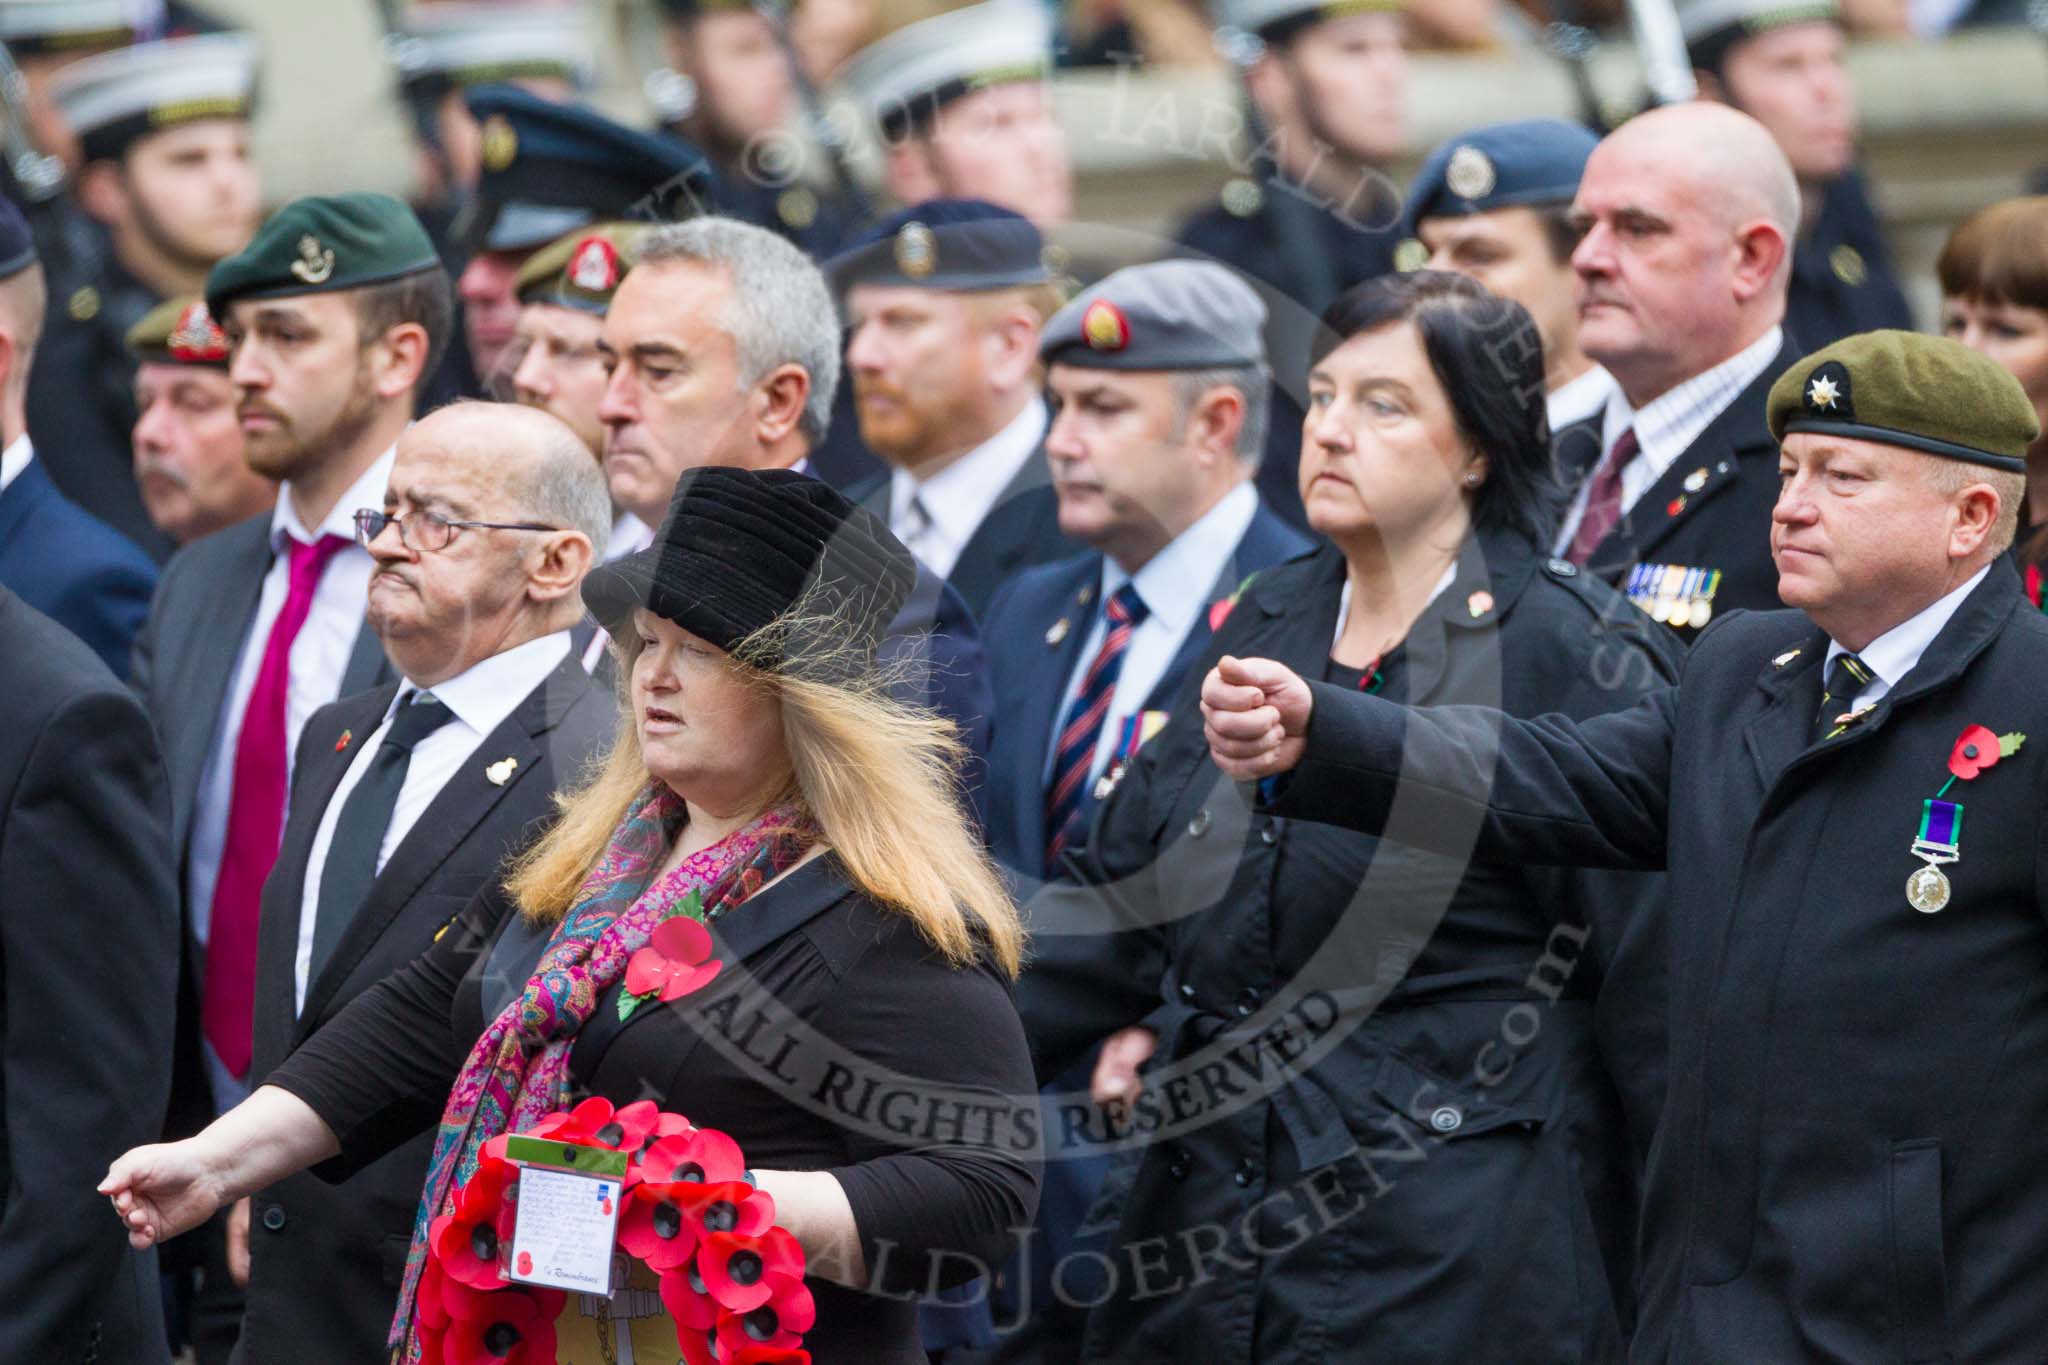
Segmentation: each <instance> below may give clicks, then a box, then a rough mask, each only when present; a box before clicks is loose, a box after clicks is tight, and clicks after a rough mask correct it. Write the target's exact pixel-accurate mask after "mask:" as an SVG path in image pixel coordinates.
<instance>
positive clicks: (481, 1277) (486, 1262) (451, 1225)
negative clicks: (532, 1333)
mask: <svg viewBox="0 0 2048 1365" xmlns="http://www.w3.org/2000/svg"><path fill="white" fill-rule="evenodd" d="M500 1226H501V1220H500V1217H499V1214H498V1211H496V1210H486V1211H482V1212H478V1213H470V1212H463V1211H458V1212H455V1213H444V1214H442V1215H441V1216H440V1217H439V1218H436V1219H435V1220H434V1221H433V1222H432V1223H431V1224H430V1225H428V1228H427V1237H428V1240H429V1242H430V1244H431V1246H432V1247H433V1252H434V1258H435V1259H436V1260H438V1261H440V1263H441V1273H442V1274H444V1275H446V1276H447V1277H448V1278H449V1279H450V1280H451V1281H454V1282H456V1283H458V1284H465V1285H469V1286H470V1287H471V1288H474V1289H482V1290H486V1291H488V1290H493V1289H496V1288H498V1287H499V1286H500V1285H502V1284H504V1282H505V1281H504V1277H503V1276H501V1275H500V1274H499V1273H498V1272H499V1269H500V1268H501V1267H502V1266H503V1264H504V1256H505V1253H507V1252H509V1251H510V1250H511V1248H512V1242H511V1238H510V1237H508V1236H505V1235H503V1234H501V1233H500V1231H499V1229H500Z"/></svg>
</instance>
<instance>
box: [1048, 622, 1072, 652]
mask: <svg viewBox="0 0 2048 1365" xmlns="http://www.w3.org/2000/svg"><path fill="white" fill-rule="evenodd" d="M1068 629H1069V627H1068V625H1067V618H1066V617H1064V616H1062V617H1061V618H1060V619H1059V620H1057V621H1055V622H1053V623H1052V627H1051V628H1050V629H1049V630H1047V631H1046V632H1045V642H1046V643H1047V644H1049V645H1057V644H1059V642H1060V641H1062V640H1064V639H1066V638H1067V631H1068Z"/></svg>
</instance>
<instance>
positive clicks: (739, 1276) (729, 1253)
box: [417, 1098, 817, 1365]
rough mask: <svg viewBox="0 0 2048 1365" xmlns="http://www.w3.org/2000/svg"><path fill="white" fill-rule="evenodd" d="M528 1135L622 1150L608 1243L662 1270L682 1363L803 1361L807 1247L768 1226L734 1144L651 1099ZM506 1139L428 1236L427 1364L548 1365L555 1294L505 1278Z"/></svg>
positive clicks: (423, 1329) (509, 1200)
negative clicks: (614, 1235) (614, 1233)
mask: <svg viewBox="0 0 2048 1365" xmlns="http://www.w3.org/2000/svg"><path fill="white" fill-rule="evenodd" d="M528 1136H532V1137H545V1138H553V1139H555V1140H556V1141H558V1142H572V1143H580V1144H585V1145H590V1146H599V1147H608V1148H610V1149H612V1150H613V1151H617V1152H625V1153H628V1160H627V1163H626V1175H625V1179H624V1180H623V1181H622V1182H621V1183H620V1195H619V1197H620V1200H621V1201H622V1202H621V1206H620V1209H619V1223H618V1246H619V1249H620V1250H622V1251H624V1252H625V1253H626V1254H627V1255H629V1256H631V1257H633V1258H634V1259H635V1260H637V1261H639V1262H641V1263H643V1264H644V1265H646V1266H647V1267H648V1268H649V1269H650V1270H652V1271H654V1272H655V1273H656V1274H657V1275H659V1276H660V1287H661V1302H662V1305H663V1306H664V1307H665V1308H666V1309H667V1310H668V1313H669V1316H670V1317H671V1318H673V1319H674V1320H675V1324H676V1346H677V1348H678V1349H679V1350H680V1351H681V1352H682V1356H683V1359H684V1361H685V1362H687V1363H688V1365H810V1359H811V1357H810V1353H809V1352H808V1351H805V1350H804V1349H803V1334H804V1333H805V1332H808V1331H809V1330H810V1329H811V1324H812V1323H813V1322H814V1321H815V1320H816V1318H817V1309H816V1306H815V1305H814V1304H813V1303H812V1301H811V1291H810V1289H809V1288H808V1287H807V1286H806V1285H805V1284H804V1253H803V1248H802V1247H800V1246H798V1245H797V1240H796V1238H795V1237H793V1236H791V1235H790V1234H789V1233H788V1232H787V1231H786V1230H785V1229H783V1228H779V1227H777V1226H776V1225H775V1201H774V1200H773V1199H772V1198H770V1197H769V1195H768V1193H767V1191H765V1190H762V1189H758V1188H756V1187H755V1185H754V1180H753V1176H752V1175H751V1174H750V1173H749V1172H748V1170H747V1163H746V1158H745V1157H744V1156H743V1155H742V1154H741V1152H740V1145H739V1144H738V1143H737V1142H734V1141H733V1140H732V1139H731V1138H730V1137H728V1136H727V1135H726V1134H724V1133H721V1132H719V1131H717V1130H716V1129H713V1128H698V1127H695V1126H693V1125H692V1124H691V1123H690V1121H689V1120H688V1119H686V1118H684V1117H683V1116H682V1115H681V1114H671V1113H666V1112H664V1111H662V1110H661V1109H659V1108H657V1107H656V1106H655V1104H654V1102H653V1101H652V1100H642V1101H640V1102H639V1103H637V1104H629V1105H627V1106H626V1107H625V1108H623V1109H614V1108H613V1107H612V1103H611V1101H610V1100H607V1099H603V1098H595V1099H588V1100H585V1101H584V1102H583V1103H581V1104H579V1105H577V1106H576V1107H575V1108H574V1109H571V1110H567V1111H565V1112H560V1113H554V1114H550V1115H548V1116H547V1117H546V1118H544V1119H542V1120H541V1121H540V1122H539V1123H537V1124H535V1125H534V1127H533V1130H532V1132H531V1133H530V1134H528ZM505 1153H506V1139H505V1138H504V1137H497V1138H493V1139H492V1140H491V1141H489V1142H487V1143H485V1144H484V1147H483V1151H482V1152H481V1154H480V1155H479V1156H478V1158H477V1164H476V1170H475V1171H473V1172H471V1174H470V1177H469V1179H468V1180H466V1181H464V1182H463V1183H462V1186H461V1188H460V1189H459V1190H458V1191H457V1192H456V1196H455V1207H454V1209H453V1211H451V1212H449V1213H445V1214H443V1215H441V1216H440V1217H439V1218H436V1219H435V1220H434V1222H433V1225H432V1227H431V1229H430V1230H429V1233H428V1255H427V1266H426V1270H425V1272H424V1274H423V1275H422V1277H421V1279H420V1288H419V1309H418V1318H417V1320H418V1324H419V1335H420V1347H421V1351H422V1361H423V1365H556V1357H555V1319H556V1318H557V1317H558V1316H559V1315H560V1314H561V1312H562V1309H563V1308H564V1306H566V1304H567V1302H568V1296H567V1295H566V1294H565V1293H563V1292H562V1291H561V1290H559V1289H549V1288H546V1287H544V1286H540V1285H530V1284H519V1283H516V1282H513V1281H510V1280H507V1279H506V1278H505V1276H504V1272H505V1270H507V1269H509V1266H508V1264H507V1262H508V1260H509V1258H510V1257H511V1255H512V1223H513V1217H514V1214H515V1213H516V1211H517V1209H518V1204H519V1168H518V1167H517V1166H516V1165H514V1164H513V1163H512V1162H511V1161H509V1160H508V1159H507V1158H506V1154H505Z"/></svg>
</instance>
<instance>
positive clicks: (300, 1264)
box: [242, 657, 616, 1365]
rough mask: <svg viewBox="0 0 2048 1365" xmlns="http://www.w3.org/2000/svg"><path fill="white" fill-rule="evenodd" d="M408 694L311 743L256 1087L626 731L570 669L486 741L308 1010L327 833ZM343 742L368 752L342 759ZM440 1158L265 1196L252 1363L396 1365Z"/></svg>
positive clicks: (400, 861)
mask: <svg viewBox="0 0 2048 1365" xmlns="http://www.w3.org/2000/svg"><path fill="white" fill-rule="evenodd" d="M397 688H398V684H396V683H388V684H386V685H385V686H383V687H379V688H376V689H374V690H372V691H369V692H363V693H359V694H357V695H356V696H353V697H348V698H344V699H343V700H341V701H338V702H335V703H334V704H333V705H331V706H326V707H323V708H321V709H320V710H319V711H318V712H316V713H315V714H314V716H313V718H312V719H311V720H309V721H308V722H307V723H306V730H305V734H304V735H303V736H302V737H301V739H300V742H299V753H298V761H297V764H296V765H295V767H294V770H293V777H292V806H291V818H290V820H289V822H288V823H287V824H286V826H285V832H284V844H283V847H282V849H281V850H280V851H279V853H278V859H277V866H276V867H275V869H273V870H272V872H271V874H270V880H269V881H268V882H266V883H265V884H264V887H263V931H262V937H261V940H260V942H259V946H258V950H257V967H256V1027H255V1035H254V1059H253V1061H252V1063H251V1066H250V1073H251V1074H252V1075H256V1076H262V1075H267V1074H268V1073H269V1072H270V1071H271V1070H272V1069H273V1068H274V1067H276V1066H277V1064H278V1063H279V1062H282V1061H283V1060H284V1058H285V1057H286V1056H287V1055H288V1054H289V1053H290V1052H291V1050H292V1049H293V1048H294V1047H296V1046H297V1045H298V1044H299V1043H300V1042H302V1041H304V1039H305V1038H306V1037H307V1035H309V1034H310V1033H312V1031H313V1030H314V1029H315V1028H317V1027H319V1026H320V1025H321V1024H323V1023H325V1022H326V1021H327V1020H328V1019H331V1018H333V1017H334V1016H335V1015H336V1014H338V1013H339V1012H340V1011H341V1009H342V1007H343V1006H345V1005H346V1004H347V1003H348V1002H349V1001H350V1000H353V999H354V998H355V997H356V996H358V995H360V994H362V993H363V992H364V991H365V990H368V989H369V988H370V987H371V986H373V985H375V984H376V983H377V982H378V981H381V980H382V979H383V978H384V977H386V976H388V975H390V974H391V973H392V972H394V971H396V970H397V969H398V968H400V967H403V966H404V965H405V964H406V963H408V962H410V961H412V960H413V959H414V958H415V957H418V956H419V955H420V954H421V953H422V952H424V951H426V949H427V947H428V946H429V945H430V944H431V943H432V942H433V941H434V935H435V934H436V933H437V932H438V931H439V930H440V929H441V928H442V927H443V926H444V925H446V924H448V923H449V921H451V920H452V919H454V918H455V916H456V914H457V913H458V912H459V911H461V909H462V908H463V906H465V905H467V904H468V903H469V901H470V900H471V899H472V898H473V897H475V895H476V894H477V892H478V891H479V890H480V889H482V888H483V887H484V886H485V885H486V884H489V883H491V882H492V881H493V879H494V877H495V876H496V874H497V873H498V872H499V871H500V870H501V869H502V868H503V867H504V865H505V863H506V861H507V860H508V859H509V858H510V857H512V856H513V855H514V854H516V853H517V852H519V851H520V850H521V849H523V848H525V847H526V846H527V844H529V843H530V842H532V840H533V839H534V838H535V837H536V836H537V835H538V834H539V833H540V832H541V830H543V829H544V828H545V827H546V826H547V824H548V823H549V821H550V820H551V818H552V817H553V815H554V814H555V807H554V802H553V796H554V793H555V790H556V789H557V788H558V787H559V786H561V785H563V784H564V783H566V782H567V781H568V780H569V779H570V778H571V777H572V776H573V775H574V774H575V773H576V772H577V771H578V769H580V768H581V767H582V766H583V763H584V762H585V760H586V759H588V758H589V757H590V755H591V754H592V753H594V752H595V751H596V750H598V749H599V748H600V747H602V746H603V745H604V743H605V742H606V741H607V740H608V739H610V737H611V734H612V730H613V725H614V721H615V719H616V711H615V708H614V706H613V704H612V699H611V697H610V695H609V694H607V693H606V692H605V691H603V690H602V689H601V688H599V687H597V686H596V685H594V684H593V683H592V682H591V680H590V678H589V677H588V676H587V675H586V674H585V673H584V672H583V669H582V667H581V665H580V664H579V663H578V661H577V660H576V659H575V658H573V657H571V658H568V659H565V660H563V661H562V663H561V664H560V665H559V666H558V667H557V668H555V670H554V671H553V672H552V673H551V674H550V675H549V676H548V677H547V678H546V679H544V680H543V681H542V683H541V684H540V686H538V687H536V688H535V689H534V690H533V691H532V692H531V693H529V694H528V695H527V697H526V699H525V700H524V701H522V702H521V703H520V704H519V707H518V709H516V710H515V711H513V713H512V714H511V716H509V717H508V718H507V719H506V720H505V722H504V724H502V725H500V726H499V727H498V728H497V729H496V730H495V731H493V732H492V733H491V734H490V735H488V736H486V737H485V739H484V741H483V743H482V745H481V746H479V747H478V749H477V751H476V753H475V754H473V755H472V756H471V757H470V758H469V759H468V760H467V761H466V762H465V763H464V764H463V766H462V767H461V768H460V769H459V770H458V771H457V772H456V774H455V775H454V776H453V777H451V778H450V779H449V780H448V783H447V785H446V786H444V787H442V788H441V790H440V793H439V794H438V795H437V796H435V797H434V799H433V801H432V802H431V803H430V804H429V805H428V806H427V808H426V810H425V811H424V812H422V813H421V815H420V818H419V822H418V823H417V824H415V825H414V826H413V827H412V829H411V830H410V831H408V832H407V834H406V836H405V838H404V839H403V840H401V841H400V842H399V844H398V846H397V847H396V848H394V849H393V850H392V851H391V857H390V859H389V861H387V862H386V863H385V865H384V870H383V871H382V872H381V873H379V874H378V876H377V880H376V881H375V882H374V883H373V884H372V885H371V888H370V894H369V898H368V899H367V900H366V901H365V902H364V903H363V906H362V908H361V909H360V910H359V911H357V913H356V916H355V918H354V919H353V920H351V921H350V923H349V926H348V928H347V929H345V930H344V931H343V932H342V937H341V938H340V940H339V941H338V942H337V943H336V944H335V946H334V949H333V951H332V954H331V956H330V957H329V958H328V960H327V961H326V962H325V963H324V964H322V963H316V964H315V972H314V975H313V976H312V977H311V979H310V980H308V981H307V983H306V1007H305V1009H304V1010H303V1011H298V1010H297V1009H296V1008H295V1005H296V1002H295V999H294V990H293V973H292V960H293V957H294V955H295V954H296V952H297V949H298V942H299V927H300V919H299V910H300V903H301V899H302V893H303V891H304V889H305V880H306V872H307V859H308V858H309V856H310V854H311V852H312V846H313V839H314V835H315V833H316V832H317V831H318V829H319V827H320V821H321V817H322V815H323V814H324V813H325V812H326V810H327V807H328V805H329V803H330V802H331V801H332V799H333V797H334V794H335V789H336V788H337V787H338V786H339V785H340V782H341V779H342V775H343V774H344V773H345V772H346V771H347V770H348V766H349V764H350V763H351V762H352V761H354V760H355V758H356V756H357V753H358V751H359V746H360V744H361V742H362V741H364V740H366V739H367V738H368V737H369V735H370V732H371V731H373V730H375V729H376V728H377V724H378V722H379V721H380V720H382V719H383V715H384V710H385V708H386V707H387V706H389V705H390V702H391V698H392V695H393V694H394V693H395V692H396V691H397ZM344 732H348V733H351V734H352V735H353V736H354V737H355V738H356V740H357V743H355V744H351V745H349V746H348V747H347V748H344V749H340V750H337V749H336V748H335V745H336V743H337V742H338V740H339V738H340V736H341V735H342V734H343V733H344ZM505 758H514V759H517V760H518V765H517V766H516V767H514V768H513V769H512V770H511V774H510V776H508V777H507V778H506V779H505V781H504V782H503V783H502V784H498V783H493V782H492V781H491V780H490V778H489V777H488V776H486V770H487V769H489V768H491V766H492V765H493V764H496V763H498V762H499V761H500V760H502V759H505ZM432 1145H433V1136H432V1134H431V1133H423V1134H420V1135H419V1136H417V1137H415V1138H413V1139H412V1140H411V1141H410V1142H407V1143H405V1144H403V1145H402V1146H400V1147H398V1148H397V1149H395V1150H394V1151H392V1152H391V1153H390V1154H388V1155H387V1156H385V1157H383V1158H382V1159H380V1160H378V1161H376V1162H374V1163H372V1164H371V1165H369V1166H366V1167H365V1168H364V1169H363V1170H361V1171H359V1172H358V1173H357V1174H356V1175H355V1176H353V1177H352V1178H350V1179H349V1180H347V1181H345V1182H344V1183H342V1184H340V1185H330V1184H327V1183H326V1182H324V1181H322V1180H319V1179H317V1178H315V1177H313V1176H310V1175H295V1176H291V1177H289V1178H288V1179H285V1180H282V1181H280V1182H278V1183H277V1184H275V1185H272V1186H271V1187H270V1188H269V1189H266V1190H263V1191H262V1192H260V1193H259V1194H257V1196H256V1197H255V1204H254V1208H253V1218H252V1221H251V1224H250V1252H251V1259H252V1274H251V1278H250V1282H249V1291H248V1310H247V1314H246V1316H245V1317H244V1318H243V1321H242V1340H243V1343H244V1345H243V1350H244V1352H245V1353H246V1356H247V1359H248V1360H249V1361H250V1362H252V1365H254V1362H268V1361H293V1362H301V1363H302V1365H320V1362H326V1361H331V1362H334V1365H355V1362H358V1361H365V1360H375V1359H378V1358H380V1357H381V1354H382V1348H383V1345H384V1334H385V1331H386V1330H387V1329H388V1328H389V1327H390V1325H391V1309H392V1305H393V1301H394V1299H395V1297H396V1295H397V1292H398V1286H399V1283H400V1282H401V1281H402V1280H403V1278H404V1273H405V1252H406V1246H407V1244H408V1242H409V1240H410V1238H411V1236H412V1220H413V1211H414V1209H415V1208H416V1207H417V1206H418V1204H419V1198H420V1186H421V1183H422V1182H423V1181H424V1180H425V1178H426V1172H427V1156H428V1153H429V1151H430V1149H431V1148H432Z"/></svg>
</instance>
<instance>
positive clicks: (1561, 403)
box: [1543, 365, 1614, 436]
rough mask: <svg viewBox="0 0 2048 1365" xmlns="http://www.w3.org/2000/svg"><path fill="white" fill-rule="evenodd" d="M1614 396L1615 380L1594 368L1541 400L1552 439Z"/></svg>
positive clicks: (1603, 405)
mask: <svg viewBox="0 0 2048 1365" xmlns="http://www.w3.org/2000/svg"><path fill="white" fill-rule="evenodd" d="M1613 393H1614V376H1613V375H1611V374H1609V373H1607V371H1605V370H1603V369H1601V368H1600V367H1599V366H1598V365H1595V366H1594V367H1593V368H1592V369H1590V370H1587V371H1586V372H1585V373H1584V374H1582V375H1580V376H1579V377H1578V378H1577V379H1567V380H1565V382H1564V383H1562V384H1560V385H1558V386H1557V387H1556V388H1554V389H1552V390H1551V391H1550V393H1549V394H1548V395H1546V396H1545V398H1544V399H1543V406H1544V409H1545V411H1546V412H1548V413H1549V416H1550V431H1551V434H1552V435H1553V436H1554V435H1556V434H1557V433H1558V432H1560V431H1562V430H1564V429H1565V428H1566V427H1568V426H1570V425H1571V424H1572V423H1574V422H1583V421H1585V420H1586V419H1587V418H1588V417H1591V416H1592V415H1593V414H1594V413H1596V412H1598V411H1600V409H1601V408H1603V407H1605V406H1606V404H1607V399H1608V397H1609V396H1610V395H1611V394H1613Z"/></svg>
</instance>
